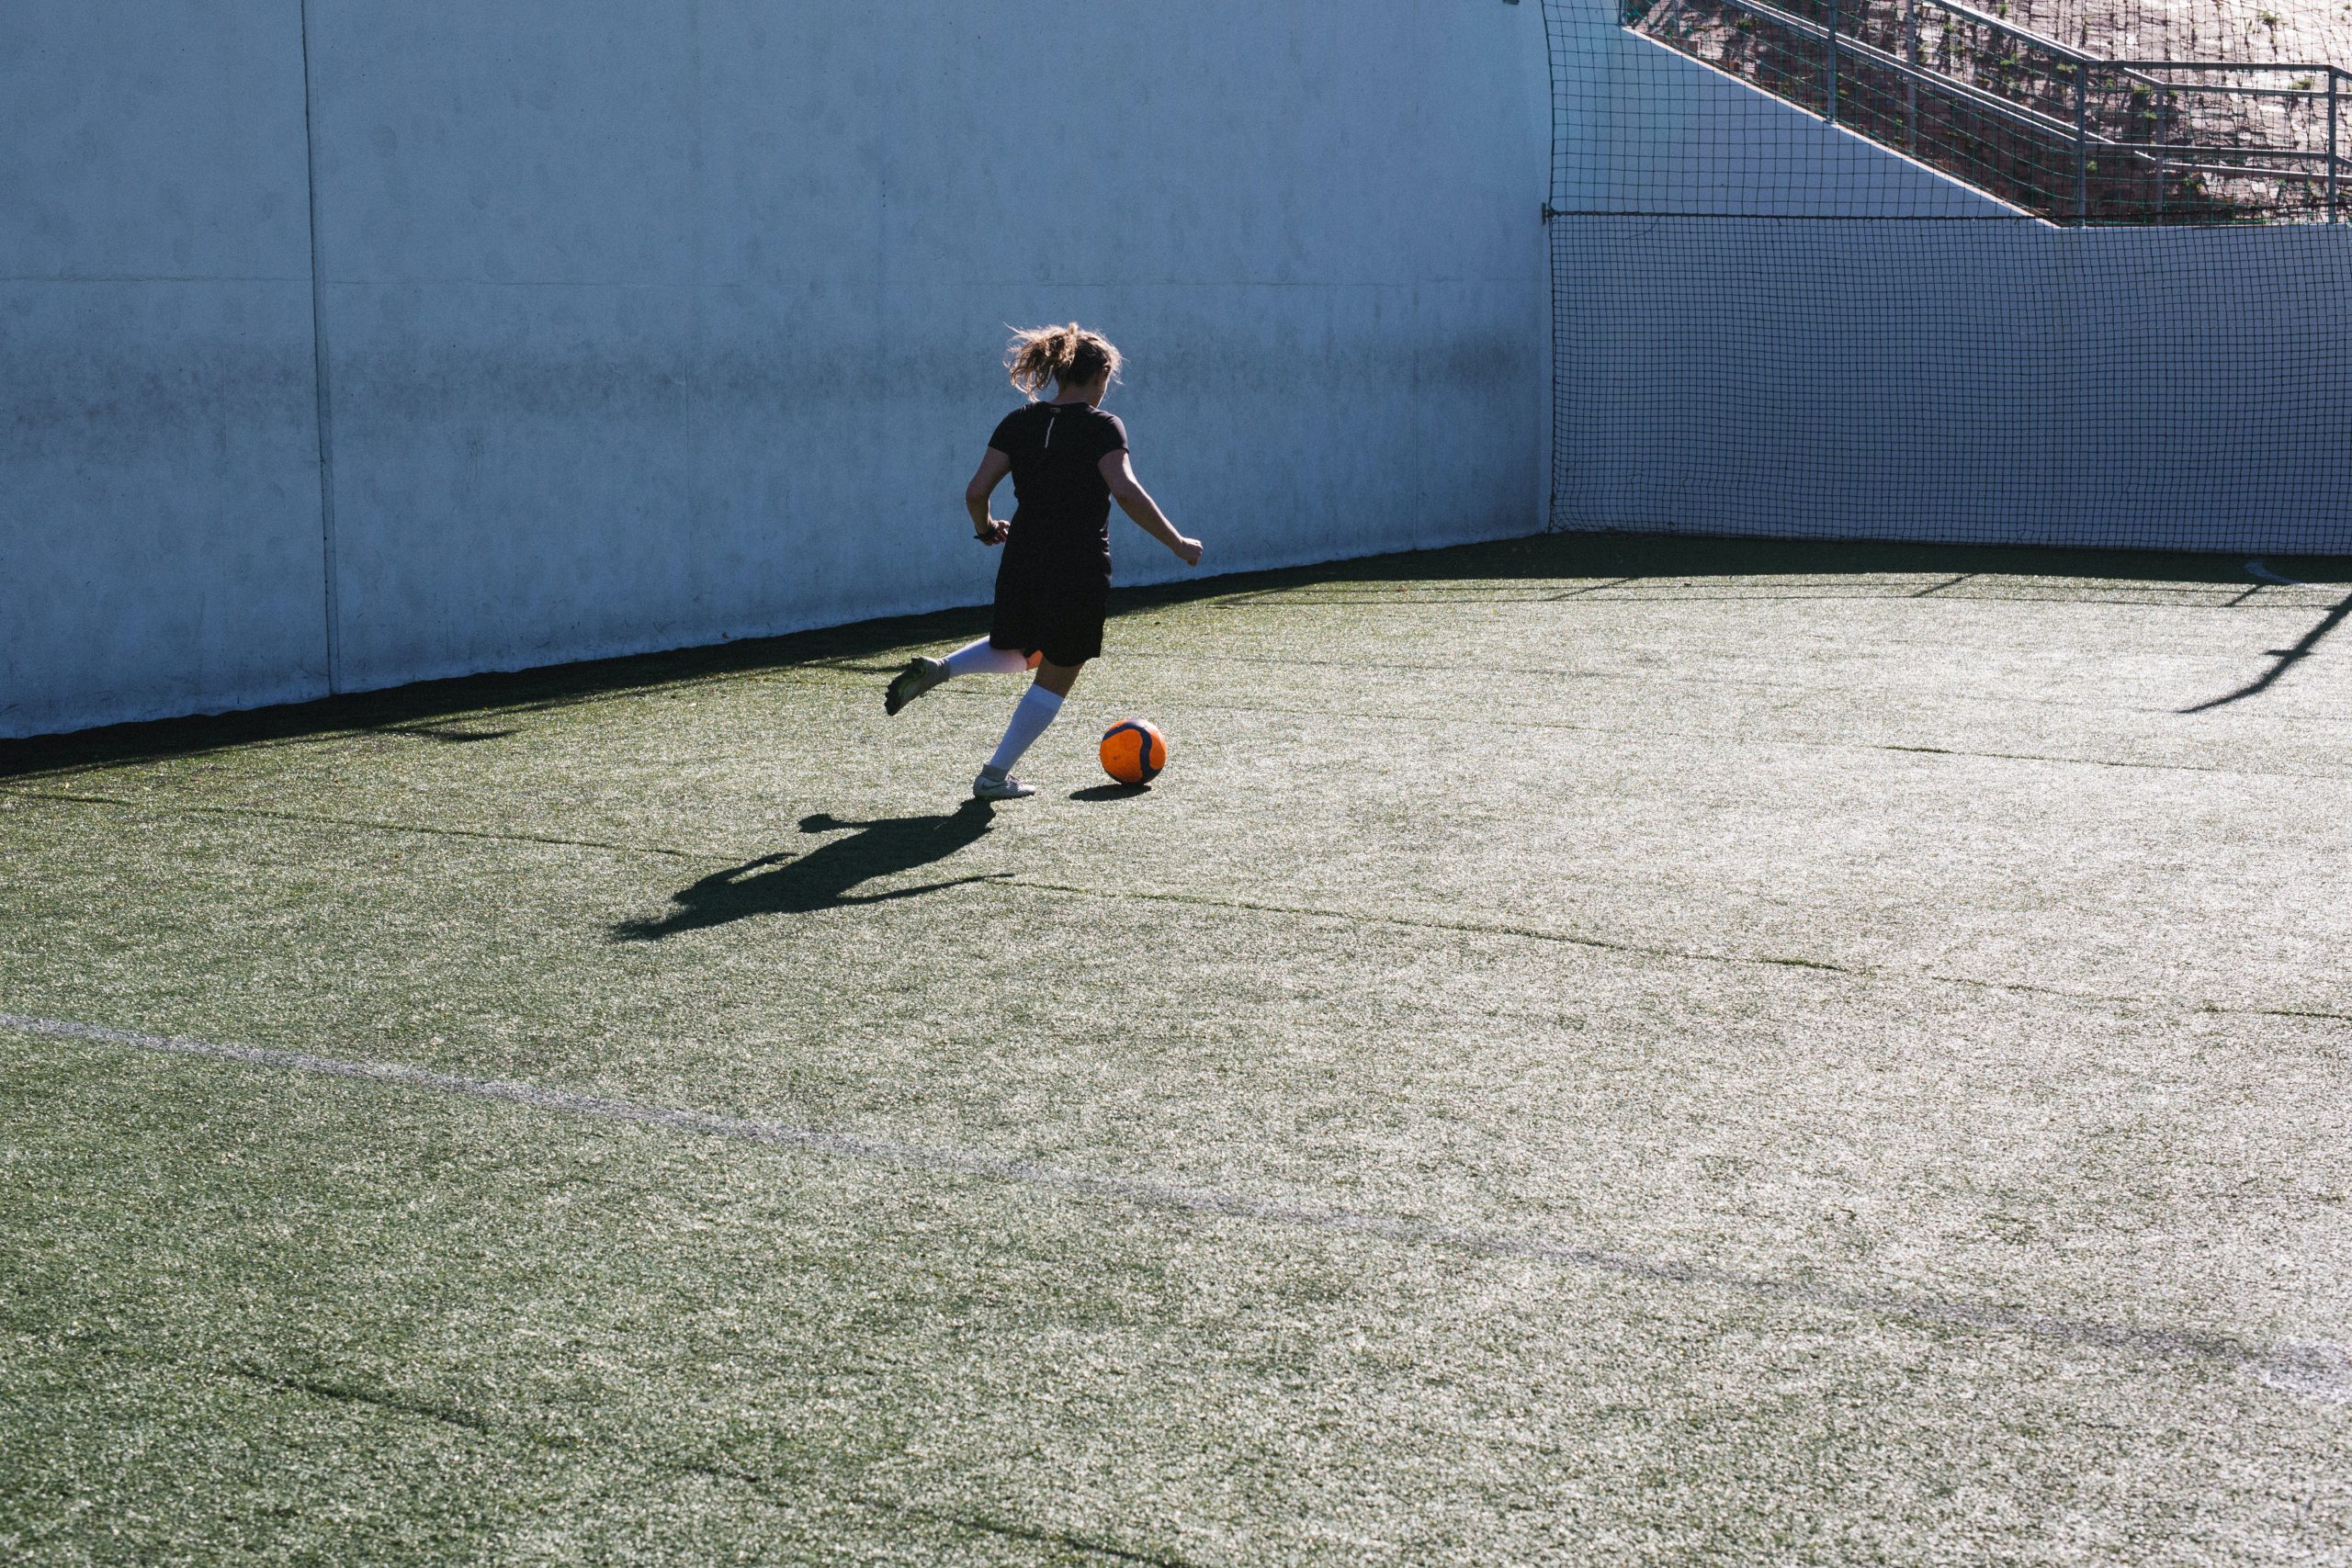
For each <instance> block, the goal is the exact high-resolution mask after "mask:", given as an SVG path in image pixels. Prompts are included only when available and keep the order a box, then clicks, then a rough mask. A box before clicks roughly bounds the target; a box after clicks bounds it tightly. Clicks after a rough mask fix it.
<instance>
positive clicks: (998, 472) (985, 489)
mask: <svg viewBox="0 0 2352 1568" xmlns="http://www.w3.org/2000/svg"><path fill="white" fill-rule="evenodd" d="M1011 472H1012V458H1010V457H1006V456H1005V455H1004V454H1003V453H1001V452H1000V451H998V450H997V449H996V448H995V447H993V446H991V447H989V449H988V450H987V451H986V452H983V453H981V454H980V466H979V467H978V468H975V469H973V470H972V482H971V483H969V484H967V485H966V486H965V487H964V510H965V511H967V512H968V513H971V514H972V537H974V538H976V539H978V540H979V542H980V543H982V544H984V545H1001V544H1002V543H1004V541H1005V538H1006V536H1009V535H1010V534H1011V533H1012V524H1010V523H1007V522H1006V521H1005V520H1004V519H1002V518H1001V517H991V516H989V496H991V495H994V494H995V493H996V487H997V486H998V485H1000V484H1002V483H1003V482H1004V476H1005V475H1007V474H1009V473H1011Z"/></svg>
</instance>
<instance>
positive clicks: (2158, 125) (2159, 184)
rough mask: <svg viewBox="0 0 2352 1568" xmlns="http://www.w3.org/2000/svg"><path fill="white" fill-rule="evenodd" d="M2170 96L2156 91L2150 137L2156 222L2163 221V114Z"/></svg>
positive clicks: (2165, 118) (2164, 119)
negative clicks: (2153, 170)
mask: <svg viewBox="0 0 2352 1568" xmlns="http://www.w3.org/2000/svg"><path fill="white" fill-rule="evenodd" d="M2169 101H2170V96H2169V95H2168V94H2166V93H2165V90H2164V89H2163V88H2162V87H2159V88H2157V89H2156V122H2155V125H2154V130H2153V134H2152V135H2151V137H2150V141H2153V142H2154V144H2155V149H2156V221H2157V222H2159V223H2161V222H2163V221H2164V220H2165V123H2166V121H2167V120H2168V119H2169V118H2170V117H2169V116H2168V115H2166V114H2165V105H2166V104H2167V103H2168V102H2169Z"/></svg>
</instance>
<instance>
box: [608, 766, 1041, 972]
mask: <svg viewBox="0 0 2352 1568" xmlns="http://www.w3.org/2000/svg"><path fill="white" fill-rule="evenodd" d="M995 816H996V813H995V808H994V807H991V806H989V803H988V802H986V801H984V800H967V801H966V802H965V803H964V804H963V805H962V806H960V807H956V809H955V810H954V811H950V812H946V813H944V814H940V815H935V816H922V817H884V818H876V820H874V821H870V822H844V821H842V819H841V818H838V817H835V816H833V815H832V814H831V813H830V812H824V811H820V812H818V813H816V814H815V815H814V816H809V817H804V818H801V819H800V830H801V831H802V832H804V833H833V832H840V831H842V830H843V829H848V837H846V838H840V839H833V840H828V841H827V842H825V843H822V844H820V845H818V846H817V848H815V849H813V850H810V851H809V852H808V853H807V854H795V853H793V852H790V851H788V850H787V851H782V852H777V853H775V854H772V855H763V856H761V857H760V858H759V859H758V860H755V861H747V862H745V863H743V864H741V865H736V866H729V867H728V868H727V869H726V870H725V871H718V872H713V873H711V874H709V875H708V876H706V877H702V878H700V879H698V880H696V881H694V882H691V883H688V884H687V885H686V886H684V887H682V888H680V889H678V891H677V892H675V893H673V894H672V895H671V902H672V904H673V905H674V906H675V908H672V909H671V910H670V911H669V912H668V913H666V914H664V915H662V917H661V918H660V919H651V920H623V921H621V922H620V923H619V924H617V925H616V926H614V927H613V928H612V932H611V935H612V940H613V941H615V942H660V941H661V940H662V938H664V937H672V936H676V935H677V934H678V933H679V932H681V931H707V930H708V929H709V928H710V927H712V926H723V925H727V924H729V923H730V922H732V921H735V920H743V919H752V918H753V917H755V916H760V915H808V914H814V913H816V912H817V911H819V910H820V909H837V908H842V907H844V906H846V905H852V904H887V903H888V902H890V901H891V900H893V899H897V898H912V897H919V896H920V895H922V894H925V893H937V892H939V891H941V890H942V889H944V888H949V887H961V886H966V885H967V884H970V883H974V882H993V881H997V880H999V879H1001V877H1003V876H1005V875H1008V873H1005V872H982V873H979V874H976V875H972V876H957V877H951V878H949V879H948V880H946V881H944V882H927V883H924V884H922V886H916V887H893V888H891V889H889V890H888V892H881V893H866V894H860V893H855V892H854V891H852V890H853V889H854V888H857V887H860V886H864V885H865V884H866V883H869V882H872V881H875V880H876V879H877V878H881V877H886V876H895V875H898V874H901V873H904V872H910V871H914V870H917V869H919V868H920V867H922V866H926V865H934V864H936V863H939V862H941V861H944V860H945V859H946V858H947V857H948V856H950V855H952V854H955V853H956V852H958V851H959V850H965V849H968V848H970V847H971V846H972V845H973V844H975V843H978V841H979V840H980V836H981V835H982V834H984V833H986V832H987V831H988V830H989V826H990V825H991V824H992V823H993V822H994V820H995Z"/></svg>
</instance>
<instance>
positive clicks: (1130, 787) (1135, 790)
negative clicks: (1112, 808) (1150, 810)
mask: <svg viewBox="0 0 2352 1568" xmlns="http://www.w3.org/2000/svg"><path fill="white" fill-rule="evenodd" d="M1150 793H1151V786H1150V785H1149V784H1096V785H1095V786H1094V787H1093V788H1092V789H1074V790H1072V791H1070V792H1069V797H1070V798H1071V799H1072V800H1128V799H1132V798H1133V797H1134V796H1136V795H1149V794H1150Z"/></svg>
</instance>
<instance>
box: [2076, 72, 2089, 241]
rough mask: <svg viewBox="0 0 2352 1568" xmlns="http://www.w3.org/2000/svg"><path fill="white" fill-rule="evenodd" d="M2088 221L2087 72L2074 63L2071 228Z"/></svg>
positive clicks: (2080, 225)
mask: <svg viewBox="0 0 2352 1568" xmlns="http://www.w3.org/2000/svg"><path fill="white" fill-rule="evenodd" d="M2090 220H2091V71H2090V62H2088V61H2086V60H2077V61H2075V227H2076V228H2078V229H2079V228H2081V227H2082V226H2083V225H2084V224H2086V223H2087V222H2089V221H2090Z"/></svg>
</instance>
